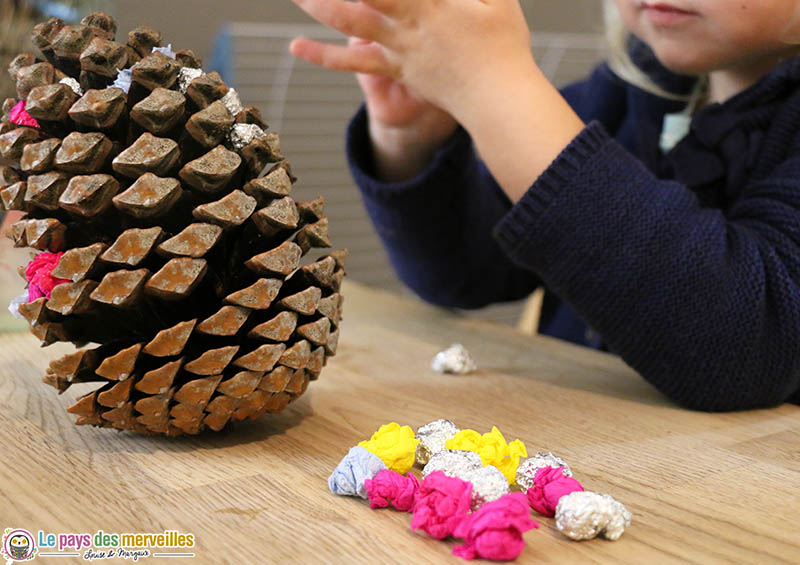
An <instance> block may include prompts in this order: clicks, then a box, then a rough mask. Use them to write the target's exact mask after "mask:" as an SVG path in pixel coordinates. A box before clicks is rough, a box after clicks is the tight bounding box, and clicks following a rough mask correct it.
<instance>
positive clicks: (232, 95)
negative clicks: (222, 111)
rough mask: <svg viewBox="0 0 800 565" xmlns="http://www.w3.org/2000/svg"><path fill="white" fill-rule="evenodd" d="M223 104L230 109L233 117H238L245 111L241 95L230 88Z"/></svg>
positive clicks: (223, 99)
mask: <svg viewBox="0 0 800 565" xmlns="http://www.w3.org/2000/svg"><path fill="white" fill-rule="evenodd" d="M222 103H223V104H225V107H226V108H227V109H228V112H230V113H231V115H232V116H234V117H235V116H236V114H238V113H239V112H241V111H242V110H244V107H243V106H242V101H241V100H240V99H239V93H238V92H236V90H235V89H233V88H229V89H228V92H227V93H225V96H223V97H222Z"/></svg>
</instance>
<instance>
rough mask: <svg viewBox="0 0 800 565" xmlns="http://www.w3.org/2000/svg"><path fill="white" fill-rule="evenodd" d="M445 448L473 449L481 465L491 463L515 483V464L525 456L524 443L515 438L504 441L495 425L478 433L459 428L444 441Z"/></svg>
mask: <svg viewBox="0 0 800 565" xmlns="http://www.w3.org/2000/svg"><path fill="white" fill-rule="evenodd" d="M445 445H446V446H447V449H461V450H467V451H474V452H476V453H477V454H478V455H480V456H481V462H482V463H483V465H493V466H495V467H497V468H498V469H500V470H501V471H502V472H503V474H504V475H505V476H506V479H507V480H508V482H509V484H512V485H513V484H516V475H517V466H518V465H519V459H520V457H527V456H528V452H527V451H526V449H525V444H524V443H522V442H521V441H520V440H518V439H515V440H514V441H512V442H511V443H506V439H505V438H504V437H503V434H501V433H500V430H498V429H497V426H492V431H491V432H489V433H485V434H482V435H481V434H480V433H478V432H476V431H475V430H461V431H460V432H458V433H457V434H456V435H455V436H454V437H453V438H452V439H449V440H447V442H445Z"/></svg>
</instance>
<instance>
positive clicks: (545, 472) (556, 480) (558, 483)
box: [525, 467, 583, 516]
mask: <svg viewBox="0 0 800 565" xmlns="http://www.w3.org/2000/svg"><path fill="white" fill-rule="evenodd" d="M582 490H583V487H582V486H581V484H580V483H579V482H578V481H576V480H575V479H573V478H572V477H567V476H565V475H564V473H563V472H562V468H560V467H559V468H557V469H554V468H553V467H543V468H541V469H539V471H538V472H537V473H536V478H535V479H534V481H533V486H532V487H531V488H529V489H528V490H527V491H526V492H525V495H526V496H527V497H528V502H529V503H530V505H531V508H533V509H534V510H535V511H536V512H538V513H539V514H542V515H543V516H555V513H556V506H558V501H559V500H561V497H562V496H566V495H568V494H569V493H571V492H577V491H582Z"/></svg>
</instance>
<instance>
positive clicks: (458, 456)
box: [422, 449, 483, 479]
mask: <svg viewBox="0 0 800 565" xmlns="http://www.w3.org/2000/svg"><path fill="white" fill-rule="evenodd" d="M481 467H483V464H482V463H481V456H480V455H478V454H477V453H475V452H474V451H462V450H460V449H444V450H442V451H440V452H439V453H436V454H434V455H433V456H432V457H431V458H430V460H429V461H428V464H427V465H425V467H423V468H422V478H423V479H424V478H425V477H427V476H428V475H429V474H430V473H433V472H434V471H442V472H443V473H444V474H445V475H447V476H448V477H456V478H459V479H461V478H462V477H463V476H464V475H466V474H467V473H468V472H469V471H474V470H475V469H480V468H481Z"/></svg>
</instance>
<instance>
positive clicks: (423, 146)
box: [349, 37, 458, 182]
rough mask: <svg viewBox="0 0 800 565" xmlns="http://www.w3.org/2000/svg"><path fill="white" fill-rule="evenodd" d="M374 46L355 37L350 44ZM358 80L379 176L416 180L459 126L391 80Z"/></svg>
mask: <svg viewBox="0 0 800 565" xmlns="http://www.w3.org/2000/svg"><path fill="white" fill-rule="evenodd" d="M370 43H371V42H370V41H368V40H365V39H358V38H355V37H351V38H350V41H349V45H351V46H358V45H370ZM372 45H373V48H379V47H378V46H377V45H375V44H372ZM356 78H357V79H358V83H359V85H360V86H361V90H363V91H364V98H365V100H366V105H367V116H368V117H369V133H370V138H371V139H372V145H373V154H374V158H375V166H376V169H377V170H376V174H377V176H378V177H379V178H381V179H382V180H385V181H393V182H396V181H402V180H405V179H408V178H411V177H413V176H414V175H415V174H417V173H418V172H420V171H421V170H422V169H423V168H425V166H426V165H427V163H429V162H430V160H431V159H432V157H433V154H434V153H435V152H436V150H437V149H438V148H439V147H441V145H442V144H443V143H444V142H445V141H446V140H447V139H448V138H449V137H450V136H451V135H453V132H455V130H456V128H457V127H458V123H457V122H456V121H455V120H454V119H453V117H452V116H450V114H448V113H447V112H445V111H444V110H442V109H440V108H438V107H436V106H434V105H433V104H431V103H430V102H427V101H425V100H423V99H422V98H420V97H419V96H417V95H416V94H414V93H413V92H411V91H410V90H409V89H408V88H407V87H406V86H404V85H403V84H401V83H399V82H398V81H396V80H395V79H393V78H391V77H388V76H386V75H374V74H366V73H358V74H357V75H356Z"/></svg>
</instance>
